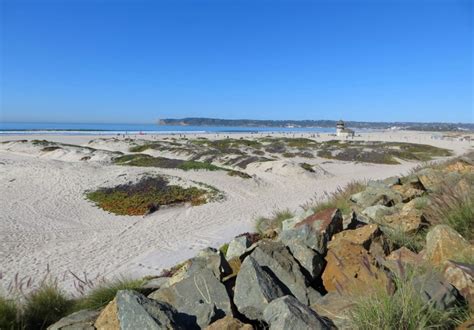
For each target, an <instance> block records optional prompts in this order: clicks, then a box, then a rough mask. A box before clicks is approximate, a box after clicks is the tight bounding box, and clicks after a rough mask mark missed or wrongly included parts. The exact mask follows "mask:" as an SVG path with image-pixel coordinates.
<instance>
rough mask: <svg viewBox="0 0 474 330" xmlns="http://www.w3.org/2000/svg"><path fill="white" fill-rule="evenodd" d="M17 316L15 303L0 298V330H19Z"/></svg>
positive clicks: (17, 311)
mask: <svg viewBox="0 0 474 330" xmlns="http://www.w3.org/2000/svg"><path fill="white" fill-rule="evenodd" d="M19 316H20V315H19V310H18V306H17V305H16V303H15V302H14V301H13V300H10V299H7V298H4V297H1V296H0V329H6V330H8V329H19V328H20V323H19Z"/></svg>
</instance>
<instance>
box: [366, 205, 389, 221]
mask: <svg viewBox="0 0 474 330" xmlns="http://www.w3.org/2000/svg"><path fill="white" fill-rule="evenodd" d="M394 212H396V209H395V208H394V207H387V206H384V205H374V206H369V207H367V208H365V209H364V210H363V211H362V214H363V215H365V216H367V217H369V218H370V219H371V220H373V221H375V222H378V223H380V222H382V219H383V217H384V216H386V215H390V214H393V213H394Z"/></svg>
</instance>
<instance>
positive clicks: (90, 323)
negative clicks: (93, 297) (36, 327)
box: [48, 309, 100, 330]
mask: <svg viewBox="0 0 474 330" xmlns="http://www.w3.org/2000/svg"><path fill="white" fill-rule="evenodd" d="M99 314H100V312H99V311H96V310H87V309H85V310H82V311H78V312H75V313H72V314H71V315H68V316H65V317H63V318H62V319H60V320H59V321H58V322H56V323H54V324H52V325H50V326H49V327H48V330H94V329H95V327H94V322H95V320H96V319H97V317H98V316H99Z"/></svg>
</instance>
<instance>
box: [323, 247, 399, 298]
mask: <svg viewBox="0 0 474 330" xmlns="http://www.w3.org/2000/svg"><path fill="white" fill-rule="evenodd" d="M326 261H327V264H326V268H325V270H324V272H323V275H322V280H323V284H324V287H325V288H326V290H327V291H328V292H334V291H338V292H340V293H354V294H361V293H362V292H368V291H370V290H372V289H374V288H386V287H388V284H389V282H390V279H389V277H388V275H387V274H386V273H385V272H384V271H383V270H382V269H380V268H379V267H378V266H377V262H376V260H375V258H374V257H373V256H372V255H371V254H370V253H369V252H368V251H367V250H366V249H365V248H364V247H363V245H359V244H355V243H353V242H350V241H347V240H344V239H341V240H339V243H338V244H331V245H330V248H329V250H328V254H327V256H326Z"/></svg>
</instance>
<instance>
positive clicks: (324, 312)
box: [311, 292, 354, 329]
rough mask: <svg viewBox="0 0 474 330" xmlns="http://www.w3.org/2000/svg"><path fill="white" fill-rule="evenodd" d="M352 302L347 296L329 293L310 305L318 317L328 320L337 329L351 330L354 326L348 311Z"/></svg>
mask: <svg viewBox="0 0 474 330" xmlns="http://www.w3.org/2000/svg"><path fill="white" fill-rule="evenodd" d="M352 305H353V302H352V301H351V300H350V299H348V297H347V296H341V295H340V294H338V293H337V292H329V293H328V294H326V295H325V296H324V297H322V298H321V299H320V300H319V301H318V302H316V303H315V304H312V305H311V309H313V310H314V311H315V312H316V313H317V314H318V315H319V316H321V317H324V318H326V319H329V320H331V321H332V323H334V325H335V326H336V327H337V329H353V328H354V324H353V323H352V321H351V318H350V310H351V307H352Z"/></svg>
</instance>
